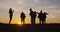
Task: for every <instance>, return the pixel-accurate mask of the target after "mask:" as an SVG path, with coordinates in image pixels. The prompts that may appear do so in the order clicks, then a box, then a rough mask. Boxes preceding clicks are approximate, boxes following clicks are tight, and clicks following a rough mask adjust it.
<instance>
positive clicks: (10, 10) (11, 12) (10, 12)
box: [9, 8, 14, 24]
mask: <svg viewBox="0 0 60 32" xmlns="http://www.w3.org/2000/svg"><path fill="white" fill-rule="evenodd" d="M13 12H14V10H12V8H10V9H9V17H10V20H9V24H10V23H11V20H12V16H13Z"/></svg>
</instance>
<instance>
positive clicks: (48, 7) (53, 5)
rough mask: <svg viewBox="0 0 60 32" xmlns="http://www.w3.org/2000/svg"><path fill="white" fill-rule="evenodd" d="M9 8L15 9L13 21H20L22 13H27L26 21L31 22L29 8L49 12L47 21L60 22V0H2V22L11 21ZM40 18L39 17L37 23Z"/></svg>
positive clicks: (0, 5) (0, 12)
mask: <svg viewBox="0 0 60 32" xmlns="http://www.w3.org/2000/svg"><path fill="white" fill-rule="evenodd" d="M9 8H12V9H13V10H14V15H13V19H12V23H14V24H17V23H18V22H20V13H21V12H22V11H23V12H24V13H25V14H26V19H25V22H26V23H30V16H29V9H30V8H32V10H33V11H37V12H40V11H41V9H42V10H43V12H44V11H45V12H47V13H49V14H48V15H47V21H46V23H60V0H0V23H8V22H9V13H8V12H9ZM38 22H39V20H38V18H37V20H36V23H38Z"/></svg>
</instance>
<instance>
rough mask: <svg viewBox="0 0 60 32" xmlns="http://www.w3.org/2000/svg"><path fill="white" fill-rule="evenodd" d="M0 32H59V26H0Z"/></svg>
mask: <svg viewBox="0 0 60 32" xmlns="http://www.w3.org/2000/svg"><path fill="white" fill-rule="evenodd" d="M0 32H60V24H44V25H41V24H35V25H31V24H25V25H18V24H0Z"/></svg>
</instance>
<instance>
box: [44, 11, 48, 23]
mask: <svg viewBox="0 0 60 32" xmlns="http://www.w3.org/2000/svg"><path fill="white" fill-rule="evenodd" d="M47 14H48V13H46V12H44V13H43V24H45V23H46V17H47V16H46V15H47Z"/></svg>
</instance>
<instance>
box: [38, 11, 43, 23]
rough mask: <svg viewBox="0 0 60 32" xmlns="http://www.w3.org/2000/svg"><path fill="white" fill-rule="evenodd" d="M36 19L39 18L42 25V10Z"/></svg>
mask: <svg viewBox="0 0 60 32" xmlns="http://www.w3.org/2000/svg"><path fill="white" fill-rule="evenodd" d="M38 18H39V22H40V24H43V13H42V10H41V11H40V13H38Z"/></svg>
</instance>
